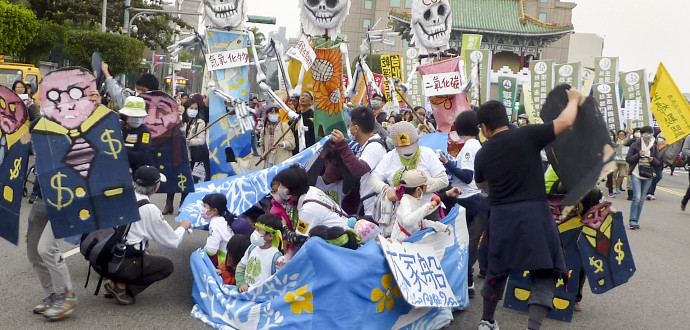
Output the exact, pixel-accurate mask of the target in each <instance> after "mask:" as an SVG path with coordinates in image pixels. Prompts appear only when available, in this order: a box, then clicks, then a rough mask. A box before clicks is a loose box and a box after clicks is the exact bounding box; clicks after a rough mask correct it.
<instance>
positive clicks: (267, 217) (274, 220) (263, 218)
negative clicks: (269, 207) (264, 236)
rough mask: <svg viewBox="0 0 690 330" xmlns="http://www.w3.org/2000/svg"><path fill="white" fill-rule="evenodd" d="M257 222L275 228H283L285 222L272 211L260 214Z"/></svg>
mask: <svg viewBox="0 0 690 330" xmlns="http://www.w3.org/2000/svg"><path fill="white" fill-rule="evenodd" d="M256 223H260V224H263V225H265V226H268V227H269V228H273V229H275V230H282V229H283V223H282V222H281V221H280V218H278V216H277V215H275V214H271V213H265V214H262V215H260V216H259V217H258V218H256Z"/></svg>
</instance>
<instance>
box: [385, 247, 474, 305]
mask: <svg viewBox="0 0 690 330" xmlns="http://www.w3.org/2000/svg"><path fill="white" fill-rule="evenodd" d="M379 237H380V242H381V249H382V250H383V255H384V256H385V257H386V261H388V266H389V267H390V269H391V271H392V273H393V277H395V281H396V282H397V284H398V287H399V288H400V292H401V293H402V296H403V298H405V301H407V302H408V303H410V305H412V306H415V307H453V306H458V305H459V304H460V303H459V302H458V301H457V300H456V299H455V294H453V290H452V289H451V287H450V286H449V284H448V279H447V278H446V275H445V273H444V272H443V269H442V268H441V259H440V258H436V254H435V253H434V248H433V247H431V246H429V245H425V244H420V243H416V244H415V243H402V244H400V243H398V242H395V243H389V242H388V241H387V240H386V239H385V238H383V237H382V236H379Z"/></svg>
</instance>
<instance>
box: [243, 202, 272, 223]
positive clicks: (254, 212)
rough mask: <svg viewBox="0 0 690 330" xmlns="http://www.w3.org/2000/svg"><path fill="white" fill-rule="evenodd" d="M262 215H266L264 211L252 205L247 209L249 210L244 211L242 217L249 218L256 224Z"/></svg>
mask: <svg viewBox="0 0 690 330" xmlns="http://www.w3.org/2000/svg"><path fill="white" fill-rule="evenodd" d="M264 214H266V212H265V211H264V209H262V208H260V207H258V206H256V205H253V206H252V207H250V208H249V210H246V211H244V213H242V215H243V216H244V217H245V218H249V219H251V220H252V221H254V222H256V220H257V219H258V218H259V217H260V216H262V215H264Z"/></svg>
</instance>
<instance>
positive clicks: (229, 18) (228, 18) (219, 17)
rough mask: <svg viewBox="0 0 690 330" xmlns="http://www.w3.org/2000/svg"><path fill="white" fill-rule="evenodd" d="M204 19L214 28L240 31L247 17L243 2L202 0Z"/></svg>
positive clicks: (238, 0) (236, 0)
mask: <svg viewBox="0 0 690 330" xmlns="http://www.w3.org/2000/svg"><path fill="white" fill-rule="evenodd" d="M204 6H205V10H206V17H207V19H208V20H210V21H211V23H213V25H215V26H219V27H223V28H227V29H242V28H244V22H245V21H246V16H247V3H246V1H245V0H204Z"/></svg>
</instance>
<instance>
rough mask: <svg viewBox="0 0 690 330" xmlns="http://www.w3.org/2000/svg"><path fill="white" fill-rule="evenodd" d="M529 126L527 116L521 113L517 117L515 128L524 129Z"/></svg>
mask: <svg viewBox="0 0 690 330" xmlns="http://www.w3.org/2000/svg"><path fill="white" fill-rule="evenodd" d="M527 125H529V116H528V115H527V114H526V113H522V114H520V115H519V116H518V120H517V126H518V127H525V126H527Z"/></svg>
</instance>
